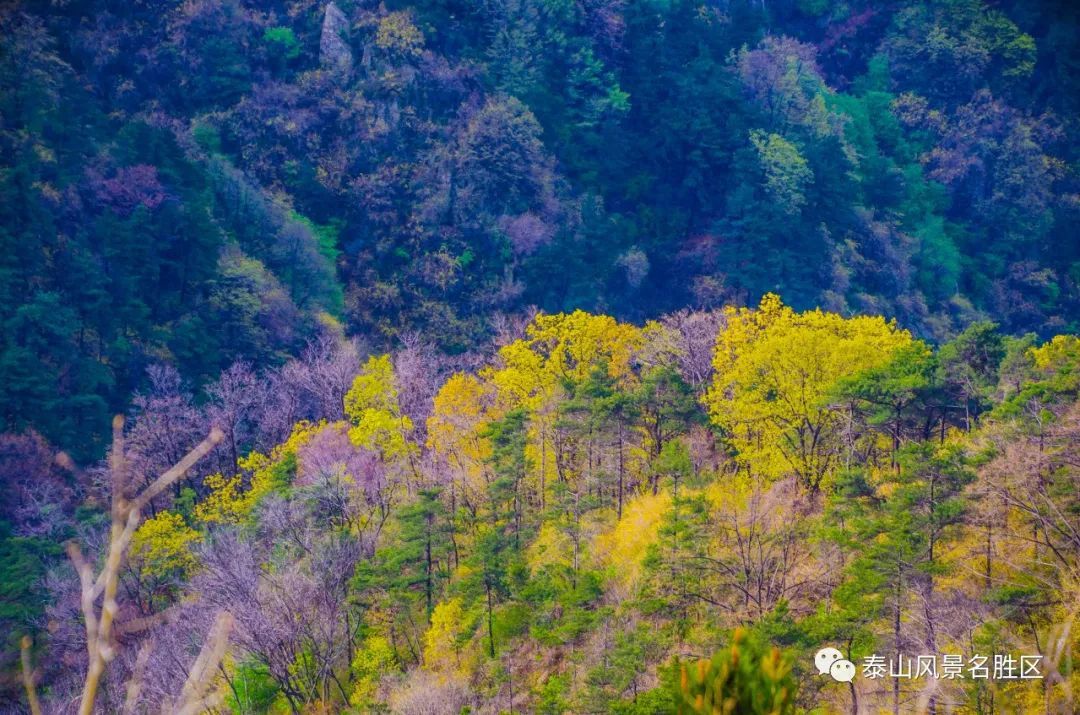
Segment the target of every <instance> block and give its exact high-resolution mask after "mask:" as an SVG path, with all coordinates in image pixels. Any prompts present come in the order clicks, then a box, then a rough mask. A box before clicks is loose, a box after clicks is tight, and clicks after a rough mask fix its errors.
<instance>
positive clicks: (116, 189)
mask: <svg viewBox="0 0 1080 715" xmlns="http://www.w3.org/2000/svg"><path fill="white" fill-rule="evenodd" d="M86 179H87V184H88V186H89V188H90V192H91V193H92V194H93V196H94V199H95V200H96V201H97V203H98V205H100V206H101V207H102V208H105V209H109V210H111V211H114V212H116V213H117V214H120V215H121V216H127V215H129V214H131V212H132V211H134V210H135V209H136V208H137V207H139V206H144V207H146V208H147V209H149V210H151V211H153V210H154V209H156V208H157V207H158V206H160V205H161V204H162V203H163V202H164V201H165V200H166V199H168V198H169V194H168V192H167V191H166V190H165V187H164V186H162V184H161V181H159V180H158V174H157V167H155V166H152V165H150V164H136V165H134V166H126V167H122V168H120V169H117V170H116V171H115V172H114V173H113V175H112V176H111V177H109V178H105V177H104V176H102V175H101V174H99V173H98V172H97V171H96V170H94V169H87V171H86Z"/></svg>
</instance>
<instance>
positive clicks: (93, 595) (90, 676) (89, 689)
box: [68, 415, 227, 715]
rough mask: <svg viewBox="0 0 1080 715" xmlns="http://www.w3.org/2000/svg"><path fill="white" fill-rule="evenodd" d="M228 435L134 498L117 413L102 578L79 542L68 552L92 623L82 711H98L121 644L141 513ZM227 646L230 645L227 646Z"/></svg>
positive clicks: (214, 438)
mask: <svg viewBox="0 0 1080 715" xmlns="http://www.w3.org/2000/svg"><path fill="white" fill-rule="evenodd" d="M222 436H223V435H222V432H221V430H219V429H216V428H215V429H214V430H212V431H211V432H210V434H209V435H208V436H207V437H206V439H204V440H203V441H202V442H200V443H199V444H198V445H197V446H196V447H195V448H194V449H192V450H191V451H190V452H188V453H187V454H186V455H185V456H184V457H183V459H181V460H180V461H179V462H177V463H176V464H175V465H173V466H172V467H170V468H169V469H167V470H166V471H165V472H164V473H162V474H161V476H159V477H158V478H157V479H156V480H154V482H153V483H152V484H150V486H148V487H147V488H146V489H144V490H143V491H142V493H140V494H137V495H135V496H134V497H133V498H132V499H131V500H130V501H129V500H128V499H126V498H125V496H124V490H125V488H126V487H127V460H126V459H125V456H124V418H123V417H121V416H119V415H117V416H116V417H115V418H114V419H113V443H112V452H111V454H110V455H109V471H110V473H111V474H110V476H111V481H112V504H111V516H112V524H111V526H110V530H109V546H108V551H107V552H106V558H105V565H104V566H103V567H102V569H101V572H100V573H99V574H98V575H97V577H96V578H95V577H94V572H93V567H92V566H91V565H90V563H89V562H88V561H87V560H86V558H85V557H84V556H83V554H82V551H81V550H80V549H79V547H78V545H77V544H75V543H74V542H71V543H69V544H68V555H69V556H70V558H71V562H72V563H73V564H74V565H75V571H76V572H77V573H78V574H79V583H80V586H81V588H80V591H81V594H80V595H81V607H82V612H83V618H84V621H85V624H86V649H87V655H88V656H89V665H88V666H87V670H86V681H85V683H84V685H83V692H82V698H81V700H80V703H79V714H80V715H91V713H92V712H93V710H94V701H95V700H96V699H97V693H98V688H99V686H100V683H101V677H102V675H103V674H104V672H105V667H106V666H107V665H108V663H109V662H110V661H111V660H112V659H113V658H114V657H115V655H116V649H115V644H114V643H113V635H114V634H113V629H114V622H115V618H116V612H117V610H118V606H117V603H116V593H117V589H118V587H119V583H120V568H121V566H122V565H123V562H124V557H125V555H126V554H127V549H128V546H129V545H130V544H131V537H132V535H133V534H134V533H135V530H136V529H137V528H138V526H139V523H140V521H141V520H142V516H141V512H142V510H143V508H145V507H146V506H147V505H148V504H149V503H150V502H151V501H152V500H153V499H154V497H156V496H157V495H158V494H160V493H161V492H163V491H164V490H166V489H168V488H169V487H170V486H172V485H173V484H174V483H175V482H176V481H177V480H179V479H180V478H181V477H183V476H184V474H186V473H187V471H188V470H189V469H190V468H191V467H192V466H193V465H194V464H195V463H196V462H198V461H199V460H200V459H202V458H203V457H204V456H206V454H207V453H209V452H210V450H212V449H213V448H214V445H216V444H217V443H218V442H220V441H221V439H222ZM99 597H103V598H102V603H101V607H100V609H99V608H98V606H97V600H98V598H99ZM226 639H227V634H226ZM221 648H222V649H224V645H222V646H221ZM200 657H201V656H200ZM140 687H141V686H140V684H139V682H138V678H133V681H132V683H129V688H128V701H129V702H131V703H133V702H134V701H133V698H135V699H137V697H138V690H139V688H140ZM185 688H186V686H185ZM133 691H134V694H133Z"/></svg>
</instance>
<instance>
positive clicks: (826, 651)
mask: <svg viewBox="0 0 1080 715" xmlns="http://www.w3.org/2000/svg"><path fill="white" fill-rule="evenodd" d="M814 665H815V666H817V671H818V675H829V676H832V679H833V680H835V681H837V682H840V683H850V682H851V681H852V680H854V678H855V664H854V663H852V662H851V661H850V660H847V659H846V658H844V654H843V653H841V652H840V651H838V650H837V649H836V648H822V649H821V650H819V651H818V652H817V653H816V654H815V655H814Z"/></svg>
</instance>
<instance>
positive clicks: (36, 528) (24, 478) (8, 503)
mask: <svg viewBox="0 0 1080 715" xmlns="http://www.w3.org/2000/svg"><path fill="white" fill-rule="evenodd" d="M55 456H56V451H55V450H54V449H53V448H52V447H51V446H50V445H49V443H48V442H46V441H45V439H44V438H43V437H42V436H41V435H39V434H37V433H36V432H27V433H25V434H10V433H9V434H2V435H0V518H2V519H4V520H6V521H8V522H10V523H11V525H12V528H13V529H14V531H15V533H16V534H18V535H20V536H37V537H44V538H48V537H50V536H54V535H59V534H60V533H61V532H62V531H63V530H64V529H65V528H66V527H67V525H68V524H69V523H70V511H71V509H72V508H73V506H74V504H75V500H76V497H77V496H78V495H77V491H76V489H75V487H74V486H73V485H72V484H71V483H70V479H69V478H68V476H67V475H66V474H65V473H64V472H63V471H62V470H61V469H60V468H59V467H58V466H57V465H56V462H55Z"/></svg>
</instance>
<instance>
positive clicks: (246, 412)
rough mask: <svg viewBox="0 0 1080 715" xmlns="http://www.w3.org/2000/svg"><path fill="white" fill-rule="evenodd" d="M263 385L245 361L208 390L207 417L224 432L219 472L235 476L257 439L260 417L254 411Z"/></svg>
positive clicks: (226, 372) (220, 450)
mask: <svg viewBox="0 0 1080 715" xmlns="http://www.w3.org/2000/svg"><path fill="white" fill-rule="evenodd" d="M261 391H262V384H261V381H260V380H259V377H258V376H257V375H256V374H255V371H254V370H253V369H252V368H251V365H250V364H249V363H247V362H244V361H237V362H235V363H233V364H232V365H231V366H230V367H229V368H228V369H227V370H225V372H223V373H221V377H219V378H218V379H217V380H216V381H215V382H213V383H211V384H210V385H208V386H207V388H206V395H207V397H208V398H209V403H208V405H207V409H206V414H207V418H208V419H209V421H210V424H212V425H213V426H215V427H217V428H219V429H220V430H221V431H222V432H224V433H225V439H224V441H223V442H222V448H221V449H219V450H218V452H217V455H216V457H217V459H216V460H214V461H215V462H216V463H217V465H218V467H219V469H220V470H221V471H223V472H225V473H227V474H235V473H236V472H237V470H238V462H239V459H240V456H241V455H242V454H243V448H244V447H245V446H247V445H248V444H250V443H251V442H252V441H253V439H254V436H255V424H256V419H257V415H256V412H255V408H256V407H257V405H258V404H259V396H260V394H261Z"/></svg>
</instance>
